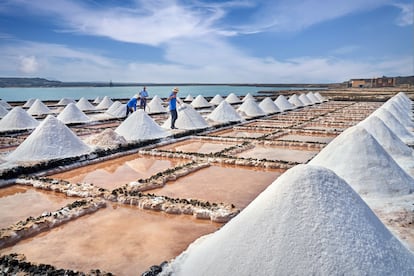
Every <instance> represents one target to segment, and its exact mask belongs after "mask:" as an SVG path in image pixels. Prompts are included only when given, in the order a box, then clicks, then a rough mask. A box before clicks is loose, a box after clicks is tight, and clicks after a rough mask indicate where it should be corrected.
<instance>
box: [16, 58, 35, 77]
mask: <svg viewBox="0 0 414 276" xmlns="http://www.w3.org/2000/svg"><path fill="white" fill-rule="evenodd" d="M19 60H20V67H19V69H20V71H21V72H22V73H24V74H31V73H36V72H37V70H38V69H39V63H38V62H37V60H36V57H35V56H21V57H19Z"/></svg>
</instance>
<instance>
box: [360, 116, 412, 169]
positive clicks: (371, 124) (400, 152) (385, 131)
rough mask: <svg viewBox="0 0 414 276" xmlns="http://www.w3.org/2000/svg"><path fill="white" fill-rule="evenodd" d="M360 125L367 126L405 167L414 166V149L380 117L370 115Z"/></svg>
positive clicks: (399, 163)
mask: <svg viewBox="0 0 414 276" xmlns="http://www.w3.org/2000/svg"><path fill="white" fill-rule="evenodd" d="M358 125H359V126H362V127H363V128H365V129H366V130H367V131H368V132H369V133H370V134H371V135H372V136H373V137H374V138H375V139H376V140H377V141H378V143H379V144H380V145H381V146H382V147H383V148H384V149H385V150H386V151H387V152H388V153H389V154H390V155H391V156H392V158H394V160H395V161H396V162H397V163H398V165H400V166H401V167H402V168H403V169H406V170H407V169H411V168H413V167H414V151H413V150H412V149H411V148H410V147H409V146H407V145H406V144H404V142H403V141H401V139H400V138H398V136H397V135H395V133H394V132H392V131H391V130H390V129H389V128H388V127H387V125H386V124H384V122H383V121H382V120H381V119H380V118H378V117H377V116H369V117H368V118H366V119H365V120H363V121H362V122H360V123H359V124H358ZM407 172H408V171H407Z"/></svg>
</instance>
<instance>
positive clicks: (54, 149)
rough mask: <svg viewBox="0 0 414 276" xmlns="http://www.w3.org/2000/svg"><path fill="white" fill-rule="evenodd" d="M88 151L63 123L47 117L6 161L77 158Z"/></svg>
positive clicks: (50, 116)
mask: <svg viewBox="0 0 414 276" xmlns="http://www.w3.org/2000/svg"><path fill="white" fill-rule="evenodd" d="M90 150H91V149H90V148H89V147H88V146H87V145H86V144H85V143H84V142H82V140H81V139H80V138H79V137H78V136H76V134H75V133H73V132H72V130H70V129H69V128H68V127H67V126H66V125H65V124H64V123H62V122H61V121H59V120H58V119H56V118H55V117H53V116H52V115H49V116H47V117H46V119H45V120H43V122H42V123H41V124H40V125H39V126H38V127H37V128H36V129H35V130H34V131H33V132H32V134H30V135H29V136H28V137H27V138H26V140H24V141H23V143H21V144H20V146H18V147H17V148H16V149H15V150H14V151H13V152H12V153H11V154H10V155H9V156H7V157H6V159H7V160H9V161H21V162H25V161H41V160H48V159H56V158H66V157H73V156H79V155H83V154H87V153H88V152H90Z"/></svg>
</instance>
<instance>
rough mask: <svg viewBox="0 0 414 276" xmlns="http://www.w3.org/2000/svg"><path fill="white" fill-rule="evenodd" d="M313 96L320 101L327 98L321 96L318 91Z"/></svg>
mask: <svg viewBox="0 0 414 276" xmlns="http://www.w3.org/2000/svg"><path fill="white" fill-rule="evenodd" d="M315 97H316V98H318V99H319V100H320V101H321V102H327V101H328V100H327V99H325V97H323V96H322V95H321V93H319V92H316V93H315Z"/></svg>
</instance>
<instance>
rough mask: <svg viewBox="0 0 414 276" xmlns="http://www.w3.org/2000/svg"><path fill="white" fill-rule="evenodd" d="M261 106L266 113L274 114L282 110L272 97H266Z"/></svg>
mask: <svg viewBox="0 0 414 276" xmlns="http://www.w3.org/2000/svg"><path fill="white" fill-rule="evenodd" d="M259 107H260V108H261V109H263V111H264V112H266V114H274V113H278V112H280V109H279V107H277V105H276V104H275V103H274V102H273V101H272V99H271V98H269V97H266V98H264V99H263V100H262V101H261V102H260V103H259Z"/></svg>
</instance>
